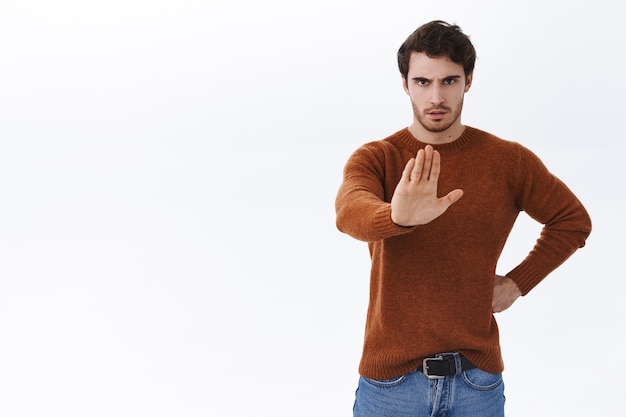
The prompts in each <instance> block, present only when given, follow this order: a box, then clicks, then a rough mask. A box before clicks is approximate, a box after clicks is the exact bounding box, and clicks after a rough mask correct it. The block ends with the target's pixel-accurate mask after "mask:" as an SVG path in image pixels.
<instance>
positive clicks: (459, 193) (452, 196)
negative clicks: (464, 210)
mask: <svg viewBox="0 0 626 417" xmlns="http://www.w3.org/2000/svg"><path fill="white" fill-rule="evenodd" d="M461 197H463V190H461V189H459V188H457V189H456V190H452V191H450V192H449V193H448V194H446V195H445V196H444V197H442V198H441V199H442V200H443V201H444V203H445V204H446V208H448V207H450V206H451V205H452V204H454V203H456V202H457V201H459V200H460V199H461Z"/></svg>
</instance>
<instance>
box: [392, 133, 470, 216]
mask: <svg viewBox="0 0 626 417" xmlns="http://www.w3.org/2000/svg"><path fill="white" fill-rule="evenodd" d="M440 170H441V156H440V155H439V152H437V151H435V150H433V147H432V146H430V145H426V148H424V149H420V150H419V151H418V152H417V156H416V157H415V158H411V159H410V160H409V162H407V164H406V166H405V167H404V171H402V178H400V182H399V183H398V186H397V187H396V190H395V191H394V193H393V197H392V198H391V220H392V221H393V222H394V223H395V224H397V225H400V226H407V227H408V226H417V225H423V224H427V223H430V222H431V221H433V220H434V219H436V218H437V217H439V216H441V215H442V214H443V213H444V212H445V211H446V210H447V209H448V207H450V206H451V205H452V204H454V203H456V202H457V201H458V200H459V199H460V198H461V197H462V196H463V191H462V190H459V189H456V190H452V191H450V192H449V193H448V194H447V195H445V196H444V197H441V198H438V197H437V182H438V180H439V172H440Z"/></svg>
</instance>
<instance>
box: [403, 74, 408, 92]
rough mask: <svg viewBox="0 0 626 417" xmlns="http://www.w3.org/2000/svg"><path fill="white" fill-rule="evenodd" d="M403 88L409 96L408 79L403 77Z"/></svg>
mask: <svg viewBox="0 0 626 417" xmlns="http://www.w3.org/2000/svg"><path fill="white" fill-rule="evenodd" d="M402 88H404V92H405V93H407V94H409V86H408V85H407V83H406V78H404V76H402Z"/></svg>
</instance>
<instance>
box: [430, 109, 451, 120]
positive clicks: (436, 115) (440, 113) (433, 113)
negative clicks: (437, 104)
mask: <svg viewBox="0 0 626 417" xmlns="http://www.w3.org/2000/svg"><path fill="white" fill-rule="evenodd" d="M446 113H447V112H446V111H445V110H440V109H437V110H430V111H429V112H428V115H429V116H430V117H431V118H433V119H441V118H443V117H444V116H445V115H446Z"/></svg>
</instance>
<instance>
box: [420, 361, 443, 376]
mask: <svg viewBox="0 0 626 417" xmlns="http://www.w3.org/2000/svg"><path fill="white" fill-rule="evenodd" d="M428 361H443V358H442V357H439V358H425V359H424V360H423V361H422V372H424V375H426V378H428V379H443V378H445V376H442V375H430V374H429V373H428Z"/></svg>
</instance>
